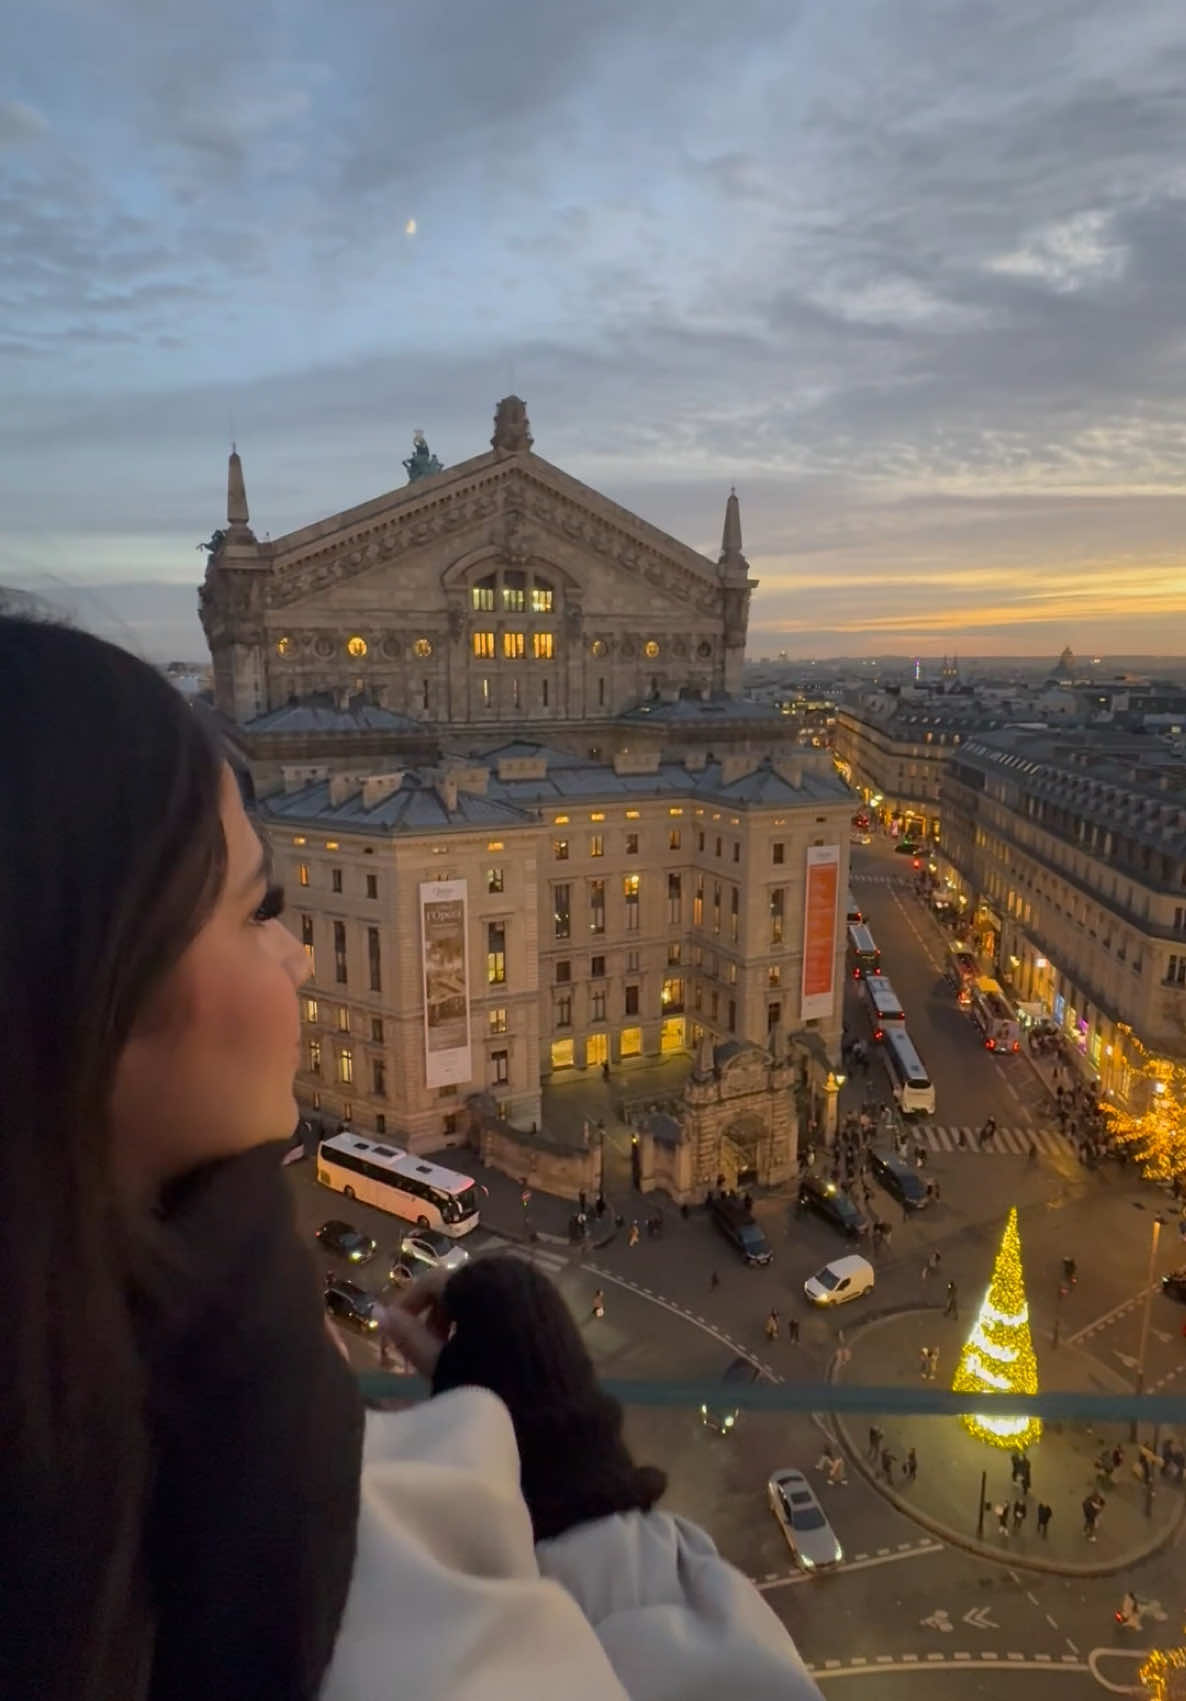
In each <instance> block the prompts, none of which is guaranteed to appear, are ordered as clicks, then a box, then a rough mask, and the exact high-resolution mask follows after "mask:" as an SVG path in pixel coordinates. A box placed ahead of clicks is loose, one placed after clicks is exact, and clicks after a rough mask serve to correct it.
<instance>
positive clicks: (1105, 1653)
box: [1064, 1648, 1149, 1695]
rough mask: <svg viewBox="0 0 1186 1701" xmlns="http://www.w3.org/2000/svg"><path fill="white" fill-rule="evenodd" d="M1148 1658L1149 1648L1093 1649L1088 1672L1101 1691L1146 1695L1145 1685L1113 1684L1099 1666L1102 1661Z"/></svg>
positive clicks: (1088, 1662)
mask: <svg viewBox="0 0 1186 1701" xmlns="http://www.w3.org/2000/svg"><path fill="white" fill-rule="evenodd" d="M1064 1657H1065V1656H1064ZM1148 1657H1149V1650H1148V1648H1093V1649H1092V1650H1091V1652H1090V1654H1088V1656H1087V1670H1088V1671H1089V1672H1090V1673H1091V1675H1092V1677H1094V1679H1095V1681H1096V1682H1097V1683H1098V1684H1099V1686H1100V1688H1101V1689H1107V1690H1110V1691H1111V1693H1112V1694H1113V1695H1146V1694H1148V1691H1147V1690H1146V1688H1145V1686H1144V1684H1143V1683H1113V1682H1112V1681H1111V1679H1110V1678H1107V1677H1105V1676H1104V1674H1103V1672H1102V1671H1100V1669H1099V1666H1100V1662H1101V1661H1102V1660H1142V1661H1144V1660H1146V1659H1147V1658H1148Z"/></svg>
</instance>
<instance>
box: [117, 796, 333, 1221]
mask: <svg viewBox="0 0 1186 1701" xmlns="http://www.w3.org/2000/svg"><path fill="white" fill-rule="evenodd" d="M220 813H221V818H222V829H223V834H224V836H225V839H226V851H227V856H226V877H225V880H224V882H223V888H222V891H221V893H220V894H219V897H218V900H217V902H216V904H215V906H214V909H213V910H212V911H211V913H210V915H209V917H208V918H207V920H206V922H205V925H204V926H203V927H202V930H201V932H200V933H198V934H197V935H196V937H195V938H194V939H193V940H192V941H191V943H190V945H189V946H188V947H187V949H186V951H185V952H184V954H183V955H182V957H181V958H180V960H179V961H178V963H177V965H176V967H175V968H174V969H173V971H172V973H171V974H170V975H169V977H168V979H167V980H166V982H165V983H164V985H163V986H162V987H161V988H160V990H159V991H158V993H157V994H156V996H155V997H154V998H153V1000H152V1001H151V1005H150V1006H149V1007H148V1008H146V1009H145V1010H143V1011H142V1012H141V1013H140V1016H139V1018H138V1020H137V1023H136V1027H135V1029H134V1030H133V1033H132V1036H131V1038H130V1039H129V1041H128V1044H127V1046H126V1047H125V1049H124V1052H123V1055H122V1056H121V1058H120V1060H119V1062H118V1064H117V1066H116V1076H115V1088H114V1092H113V1096H112V1127H113V1138H114V1141H115V1148H116V1157H117V1165H118V1169H119V1172H120V1174H121V1177H122V1178H123V1180H124V1182H125V1184H126V1185H127V1186H128V1187H129V1188H130V1189H131V1190H132V1191H133V1192H134V1193H135V1194H137V1195H140V1196H143V1195H144V1194H145V1192H146V1191H147V1192H148V1193H149V1194H151V1192H153V1191H155V1189H156V1188H157V1187H158V1186H159V1185H160V1184H161V1183H162V1182H164V1181H167V1180H169V1179H171V1178H172V1177H174V1176H178V1175H181V1174H184V1172H185V1171H186V1170H188V1169H192V1168H193V1167H194V1166H196V1165H197V1164H200V1163H204V1162H207V1161H209V1160H210V1159H213V1158H219V1157H229V1156H230V1155H232V1154H233V1153H235V1152H240V1151H244V1150H246V1149H247V1148H248V1147H250V1146H256V1145H260V1144H261V1143H262V1142H264V1141H266V1140H282V1139H285V1138H286V1137H287V1136H288V1135H289V1134H291V1133H292V1131H293V1129H294V1127H295V1126H296V1120H297V1108H296V1101H295V1099H294V1097H293V1090H292V1081H293V1075H294V1073H295V1072H296V1069H297V1067H298V1064H299V1061H300V1057H299V1048H300V1017H299V1011H298V1005H297V988H298V987H299V986H300V984H301V982H302V981H303V980H304V979H305V978H306V975H307V973H308V963H307V961H306V958H305V954H304V951H303V949H302V947H301V945H300V944H299V943H298V941H297V940H295V939H294V938H293V937H292V935H291V934H290V933H289V932H288V930H287V928H286V927H285V926H284V925H283V923H282V922H280V921H278V920H277V919H275V914H274V913H272V914H270V913H269V912H270V911H272V910H273V905H272V904H270V903H265V898H267V897H268V895H269V884H270V877H269V873H268V869H267V865H266V862H265V859H264V856H263V851H262V848H261V845H260V842H259V839H258V837H257V836H256V833H255V829H254V828H253V827H252V825H251V823H250V821H249V820H248V819H247V816H246V814H245V813H244V810H243V805H242V802H241V800H240V797H239V788H238V786H237V785H236V784H235V780H234V777H233V775H232V774H231V772H230V770H229V769H224V771H223V780H222V802H221V810H220ZM261 906H262V908H261Z"/></svg>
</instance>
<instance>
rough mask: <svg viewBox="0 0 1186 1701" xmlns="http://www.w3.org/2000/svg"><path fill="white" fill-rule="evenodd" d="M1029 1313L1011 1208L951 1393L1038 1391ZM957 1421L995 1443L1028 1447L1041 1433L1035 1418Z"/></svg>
mask: <svg viewBox="0 0 1186 1701" xmlns="http://www.w3.org/2000/svg"><path fill="white" fill-rule="evenodd" d="M1029 1317H1030V1314H1029V1306H1028V1304H1027V1303H1026V1297H1025V1277H1024V1275H1023V1274H1022V1269H1021V1237H1020V1235H1019V1234H1018V1232H1017V1207H1016V1206H1014V1208H1013V1209H1012V1210H1011V1211H1010V1212H1009V1221H1008V1222H1007V1223H1006V1224H1005V1232H1004V1234H1003V1235H1002V1236H1001V1244H1000V1246H999V1248H998V1249H997V1257H996V1263H995V1264H994V1265H993V1268H992V1280H991V1282H989V1284H988V1292H987V1293H986V1294H985V1296H984V1300H983V1303H982V1304H981V1307H980V1315H979V1316H978V1317H977V1319H976V1326H975V1328H974V1329H973V1330H972V1333H971V1334H970V1335H969V1336H968V1339H967V1341H966V1342H965V1344H964V1350H963V1352H962V1353H961V1354H960V1358H959V1363H958V1365H957V1366H956V1369H955V1376H954V1378H953V1379H952V1384H951V1386H952V1389H953V1390H954V1392H955V1393H957V1394H989V1393H992V1394H1036V1393H1037V1392H1038V1361H1037V1359H1036V1358H1035V1357H1034V1343H1033V1341H1032V1339H1031V1338H1030V1321H1029ZM994 1403H995V1402H994ZM960 1422H961V1423H962V1424H963V1425H964V1427H965V1429H967V1430H969V1431H970V1432H971V1434H973V1435H975V1436H976V1437H977V1438H978V1439H979V1440H981V1441H987V1442H988V1443H989V1444H990V1445H991V1446H993V1447H1017V1448H1022V1449H1024V1448H1026V1447H1032V1446H1033V1444H1034V1442H1035V1441H1037V1440H1038V1439H1039V1437H1040V1436H1041V1434H1042V1423H1041V1419H1040V1418H1036V1417H997V1416H995V1415H994V1416H989V1417H984V1416H976V1415H973V1414H972V1413H965V1415H964V1416H963V1417H962V1418H961V1419H960Z"/></svg>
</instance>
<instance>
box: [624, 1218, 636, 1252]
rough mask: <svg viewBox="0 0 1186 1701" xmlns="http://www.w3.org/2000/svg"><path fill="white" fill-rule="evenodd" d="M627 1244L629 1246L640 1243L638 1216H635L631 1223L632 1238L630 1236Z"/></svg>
mask: <svg viewBox="0 0 1186 1701" xmlns="http://www.w3.org/2000/svg"><path fill="white" fill-rule="evenodd" d="M626 1244H627V1245H628V1246H637V1245H638V1218H637V1217H635V1219H634V1221H633V1222H632V1223H631V1225H630V1238H629V1240H628V1241H627V1243H626Z"/></svg>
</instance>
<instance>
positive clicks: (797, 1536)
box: [769, 1471, 844, 1571]
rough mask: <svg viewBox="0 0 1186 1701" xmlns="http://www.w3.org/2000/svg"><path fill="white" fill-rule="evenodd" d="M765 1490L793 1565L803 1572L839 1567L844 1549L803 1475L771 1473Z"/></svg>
mask: <svg viewBox="0 0 1186 1701" xmlns="http://www.w3.org/2000/svg"><path fill="white" fill-rule="evenodd" d="M769 1487H770V1510H771V1511H772V1512H773V1513H774V1516H775V1518H777V1520H778V1523H779V1526H780V1527H781V1529H782V1533H783V1535H784V1536H785V1537H786V1538H787V1546H788V1547H789V1548H790V1550H791V1556H792V1558H793V1559H794V1561H795V1564H796V1565H798V1566H799V1567H800V1568H801V1569H802V1570H804V1571H817V1570H822V1569H823V1568H824V1567H825V1566H828V1565H839V1563H840V1561H841V1560H842V1559H843V1558H844V1550H843V1548H842V1547H841V1546H840V1543H839V1542H838V1541H837V1539H836V1534H835V1531H834V1530H833V1529H832V1526H831V1524H829V1522H828V1520H827V1519H826V1518H825V1517H824V1514H823V1508H822V1507H821V1506H820V1503H819V1501H818V1500H817V1499H816V1498H815V1491H814V1490H813V1489H812V1486H811V1484H810V1483H809V1482H808V1480H807V1478H806V1477H805V1476H804V1475H803V1472H802V1471H775V1473H774V1475H773V1476H772V1477H771V1478H770V1484H769Z"/></svg>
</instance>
